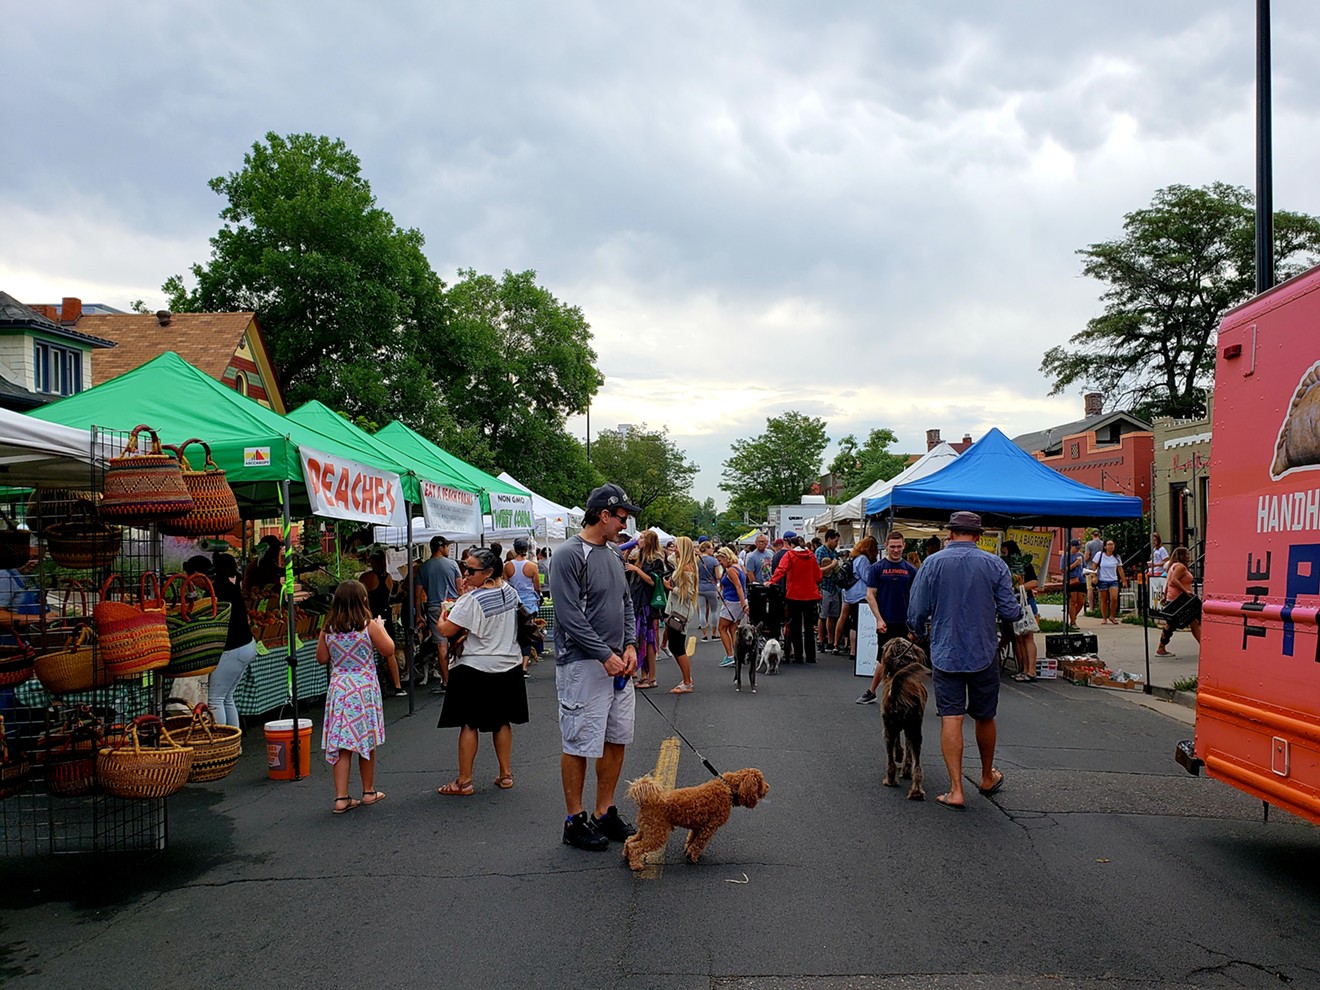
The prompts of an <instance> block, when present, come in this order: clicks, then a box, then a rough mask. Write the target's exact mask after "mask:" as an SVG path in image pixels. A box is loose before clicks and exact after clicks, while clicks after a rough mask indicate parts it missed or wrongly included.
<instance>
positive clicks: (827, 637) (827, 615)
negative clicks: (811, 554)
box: [816, 529, 843, 653]
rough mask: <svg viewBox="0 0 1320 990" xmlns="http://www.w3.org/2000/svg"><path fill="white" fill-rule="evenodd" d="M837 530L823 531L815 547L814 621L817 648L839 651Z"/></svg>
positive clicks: (822, 650)
mask: <svg viewBox="0 0 1320 990" xmlns="http://www.w3.org/2000/svg"><path fill="white" fill-rule="evenodd" d="M842 556H843V555H842V554H840V553H839V531H838V530H837V529H830V530H826V531H825V542H824V543H823V544H822V545H821V546H819V547H817V548H816V563H817V564H819V565H820V573H821V579H820V611H819V619H818V621H817V623H816V637H817V639H818V640H819V642H818V643H817V644H816V647H817V649H819V650H820V651H821V652H822V653H824V652H825V651H826V650H829V651H831V652H832V653H838V652H839V626H838V620H839V610H840V608H841V607H842V599H841V598H840V597H839V585H838V583H837V582H836V581H835V574H836V572H837V570H838V567H839V560H840V558H841V557H842Z"/></svg>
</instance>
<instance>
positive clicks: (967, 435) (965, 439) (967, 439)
mask: <svg viewBox="0 0 1320 990" xmlns="http://www.w3.org/2000/svg"><path fill="white" fill-rule="evenodd" d="M962 442H963V443H966V444H970V443H971V442H972V435H971V434H970V433H964V434H963V441H962Z"/></svg>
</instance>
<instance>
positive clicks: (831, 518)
mask: <svg viewBox="0 0 1320 990" xmlns="http://www.w3.org/2000/svg"><path fill="white" fill-rule="evenodd" d="M957 458H958V452H957V451H956V450H954V449H953V448H952V447H950V446H949V445H948V444H947V443H942V444H939V445H938V446H935V447H932V448H931V449H930V450H928V451H926V453H924V454H923V455H922V456H921V457H920V458H919V459H918V460H915V461H913V462H912V463H911V464H909V465H908V466H907V467H906V468H904V469H903V470H902V471H900V472H899V473H898V474H896V475H894V477H892V478H889V479H886V480H880V481H876V482H874V483H873V484H871V485H870V486H868V487H867V488H866V489H865V490H864V491H862V492H861V493H859V494H857V495H854V496H853V497H852V498H850V499H848V501H846V502H841V503H839V504H838V505H833V506H830V509H829V511H828V512H824V513H821V514H820V515H819V516H817V517H816V518H815V519H813V520H812V521H811V527H812V528H813V529H816V530H821V529H828V528H829V527H831V526H835V525H836V524H837V523H840V522H843V521H845V520H854V519H864V518H865V517H866V500H867V499H871V498H876V497H878V496H880V495H884V494H886V493H887V492H889V491H890V490H891V489H892V488H893V487H894V486H895V485H902V484H906V483H908V482H909V481H916V480H917V479H918V478H925V477H927V476H928V475H932V474H934V473H935V472H936V471H939V470H941V469H943V468H946V467H948V466H949V465H950V464H952V463H953V462H954V461H955V460H957Z"/></svg>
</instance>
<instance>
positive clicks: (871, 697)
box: [857, 688, 875, 705]
mask: <svg viewBox="0 0 1320 990" xmlns="http://www.w3.org/2000/svg"><path fill="white" fill-rule="evenodd" d="M857 704H859V705H874V704H875V693H874V692H873V691H871V690H870V689H869V688H868V689H867V690H865V691H863V692H862V696H861V697H860V698H858V699H857Z"/></svg>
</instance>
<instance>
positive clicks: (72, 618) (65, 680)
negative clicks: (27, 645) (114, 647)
mask: <svg viewBox="0 0 1320 990" xmlns="http://www.w3.org/2000/svg"><path fill="white" fill-rule="evenodd" d="M75 593H76V594H77V595H79V596H80V597H81V599H82V609H81V611H80V612H79V613H78V614H76V615H71V614H70V613H69V601H70V600H71V599H72V598H73V596H74V594H75ZM60 611H61V614H60V622H61V624H62V626H63V627H64V629H65V631H66V632H67V634H68V639H67V641H66V643H65V644H64V646H63V647H61V648H60V649H57V650H53V651H51V652H49V653H43V654H42V655H41V656H39V657H37V659H36V663H35V664H34V665H33V673H35V674H36V675H37V680H39V681H41V686H42V687H44V688H45V689H46V690H47V691H48V692H49V693H51V694H75V693H78V692H81V691H94V690H96V689H97V688H101V687H105V686H107V685H108V684H109V683H110V682H111V680H112V678H111V677H110V675H109V674H108V673H107V672H106V671H105V669H104V668H103V667H99V666H98V664H97V658H96V649H95V647H94V646H93V643H94V641H95V636H94V634H93V632H92V614H91V609H90V608H89V607H88V604H87V589H86V588H85V587H83V585H82V583H81V582H79V581H70V582H69V585H68V588H67V590H66V591H65V593H64V607H63V608H62V609H61V610H60Z"/></svg>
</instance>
